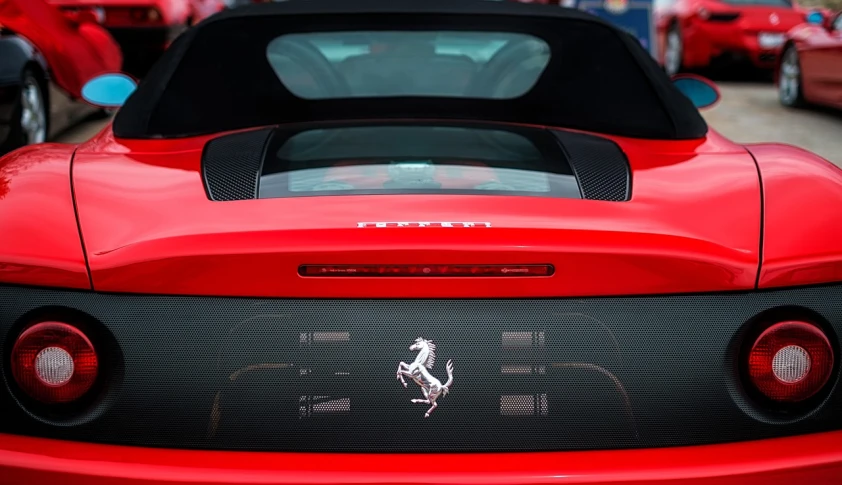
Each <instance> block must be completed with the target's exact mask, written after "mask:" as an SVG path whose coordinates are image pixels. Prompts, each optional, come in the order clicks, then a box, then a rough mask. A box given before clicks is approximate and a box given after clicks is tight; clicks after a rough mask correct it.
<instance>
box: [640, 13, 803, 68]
mask: <svg viewBox="0 0 842 485" xmlns="http://www.w3.org/2000/svg"><path fill="white" fill-rule="evenodd" d="M810 12H811V10H808V9H805V8H802V7H799V6H798V5H797V4H794V3H792V0H656V2H655V23H656V29H657V36H658V52H659V53H661V54H660V56H661V59H660V61H661V64H662V65H663V66H664V69H665V70H666V71H667V74H670V75H674V74H676V73H678V72H681V71H683V70H691V69H700V68H705V67H708V66H710V65H711V64H714V63H715V62H717V61H724V62H726V63H727V62H734V61H748V62H749V63H751V64H753V65H754V66H756V67H759V68H762V69H772V68H774V66H775V62H776V60H777V59H778V54H779V52H780V48H781V45H783V43H784V39H785V36H786V33H787V31H789V30H790V29H791V28H793V27H795V26H796V25H798V24H800V23H802V22H804V21H805V19H806V16H807V15H809V13H810Z"/></svg>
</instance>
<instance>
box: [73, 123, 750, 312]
mask: <svg viewBox="0 0 842 485" xmlns="http://www.w3.org/2000/svg"><path fill="white" fill-rule="evenodd" d="M208 139H209V137H201V138H194V139H181V140H172V141H163V140H148V141H122V142H121V141H118V140H114V139H113V137H112V136H111V135H110V133H109V132H104V133H103V134H102V135H101V136H99V137H97V138H95V139H94V140H92V141H91V142H89V143H87V144H84V145H82V146H80V148H79V151H78V153H77V155H76V159H75V163H74V186H75V190H76V196H77V203H78V208H79V218H80V223H81V227H82V232H83V234H84V235H85V245H86V247H87V249H88V259H89V262H90V268H91V274H92V278H93V283H94V288H95V289H97V290H101V291H114V292H134V293H158V294H190V295H230V296H266V297H273V296H274V297H325V298H330V297H369V298H370V297H418V298H425V297H428V298H429V297H480V298H493V297H551V296H593V295H612V294H614V295H616V294H647V293H676V292H695V291H719V290H741V289H742V290H744V289H750V288H752V287H753V286H754V284H755V281H756V273H757V266H758V257H759V255H758V250H759V235H760V186H759V182H758V177H757V168H756V166H755V164H754V161H753V159H752V158H751V156H750V155H749V154H748V153H747V152H746V151H745V149H744V148H742V147H740V146H738V145H735V144H733V143H731V142H729V141H728V140H725V139H724V138H722V137H720V136H719V135H717V134H716V133H711V134H710V135H709V137H708V139H707V140H696V141H683V142H659V141H648V140H633V139H622V138H617V139H615V140H616V141H617V143H618V144H620V146H621V147H622V148H623V150H625V151H626V153H627V154H628V156H629V159H630V161H631V162H630V163H631V167H632V170H633V178H632V186H633V196H632V200H630V201H627V202H605V201H590V200H574V199H550V198H541V197H509V196H446V195H412V196H406V195H378V196H333V197H300V198H286V199H264V200H247V201H234V202H212V201H209V200H208V198H207V195H206V193H205V189H204V187H203V184H202V178H201V173H200V164H201V161H200V158H201V150H202V147H203V146H204V144H205V142H206V141H207V140H208ZM465 220H467V221H482V222H488V223H490V225H491V227H471V228H453V227H374V228H368V227H363V228H360V227H357V225H358V223H359V222H361V221H363V222H364V221H374V222H376V221H465ZM316 263H317V264H323V265H406V264H411V265H432V264H440V265H448V264H460V265H488V264H501V263H505V264H509V265H528V264H551V265H553V266H554V268H555V273H554V274H553V275H552V276H551V277H549V278H520V279H517V281H516V282H515V281H514V280H513V279H512V278H498V277H488V278H482V277H477V278H471V279H470V281H468V280H465V279H459V280H456V279H446V278H435V277H430V278H420V279H417V280H408V279H406V278H403V279H399V278H386V277H383V278H370V279H366V280H365V281H362V280H360V279H359V278H353V277H348V278H332V279H330V280H326V279H322V278H319V279H317V278H303V277H301V276H300V275H299V274H298V268H299V266H300V265H302V264H316Z"/></svg>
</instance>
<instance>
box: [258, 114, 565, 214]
mask: <svg viewBox="0 0 842 485" xmlns="http://www.w3.org/2000/svg"><path fill="white" fill-rule="evenodd" d="M259 192H260V194H259V197H260V198H274V197H301V196H316V195H318V196H323V195H362V194H368V195H372V194H482V195H490V194H499V195H532V196H544V197H568V198H580V197H581V194H580V191H579V186H578V183H577V181H576V178H575V177H574V175H573V172H572V170H571V168H570V166H569V164H568V162H567V160H566V158H565V157H564V154H563V152H562V150H561V147H560V145H559V144H558V141H557V140H556V138H555V137H554V136H553V135H552V134H551V133H549V132H547V131H545V130H528V129H524V130H522V131H521V132H515V131H508V130H496V129H484V128H465V127H440V126H436V127H434V126H365V127H343V128H330V129H317V130H306V131H300V132H296V133H289V134H288V135H287V136H276V137H275V141H274V142H273V143H272V144H271V145H270V147H269V151H268V153H267V155H266V160H265V162H264V167H263V173H262V176H261V180H260V189H259Z"/></svg>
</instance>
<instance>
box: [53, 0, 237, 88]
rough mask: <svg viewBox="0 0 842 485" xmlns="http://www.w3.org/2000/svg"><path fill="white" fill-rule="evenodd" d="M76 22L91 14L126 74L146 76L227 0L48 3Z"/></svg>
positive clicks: (72, 0)
mask: <svg viewBox="0 0 842 485" xmlns="http://www.w3.org/2000/svg"><path fill="white" fill-rule="evenodd" d="M48 1H49V2H50V3H51V4H53V5H56V6H58V7H59V8H61V10H62V11H63V12H65V14H66V15H68V16H69V17H71V18H73V17H76V16H78V15H79V14H80V13H82V14H84V13H92V14H93V16H95V17H96V18H97V19H99V21H100V22H101V23H102V25H103V26H104V27H106V28H107V29H108V30H109V32H111V35H113V36H114V38H115V39H117V42H119V44H120V47H122V49H123V53H124V55H125V56H126V65H125V70H126V71H127V72H130V73H131V74H133V75H134V76H136V77H142V76H143V75H145V74H146V71H147V70H148V69H149V67H150V66H151V65H152V64H153V63H154V62H155V61H156V60H157V59H158V57H159V56H160V55H161V52H163V51H164V49H166V48H167V46H169V44H170V42H172V41H173V39H175V38H176V37H177V36H178V35H179V34H181V33H182V32H183V31H184V30H185V29H186V28H187V27H189V26H191V25H193V24H194V23H197V22H199V21H201V20H202V19H204V18H206V17H208V16H210V15H212V14H214V13H216V12H219V11H220V10H222V9H223V8H225V2H224V0H48Z"/></svg>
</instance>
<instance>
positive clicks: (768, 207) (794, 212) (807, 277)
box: [746, 143, 842, 288]
mask: <svg viewBox="0 0 842 485" xmlns="http://www.w3.org/2000/svg"><path fill="white" fill-rule="evenodd" d="M746 147H747V148H748V149H749V151H750V152H751V153H752V155H754V157H755V159H756V160H757V165H758V168H759V170H760V175H761V178H762V184H763V221H764V224H763V248H762V266H761V271H760V275H759V277H758V287H759V288H775V287H784V286H800V285H811V284H818V283H826V282H836V281H842V210H840V208H842V169H840V168H839V167H837V166H835V165H833V164H832V163H830V162H829V161H827V160H825V159H823V158H821V157H819V156H818V155H814V154H812V153H810V152H808V151H807V150H803V149H801V148H797V147H794V146H789V145H784V144H777V143H768V144H749V145H747V146H746Z"/></svg>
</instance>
